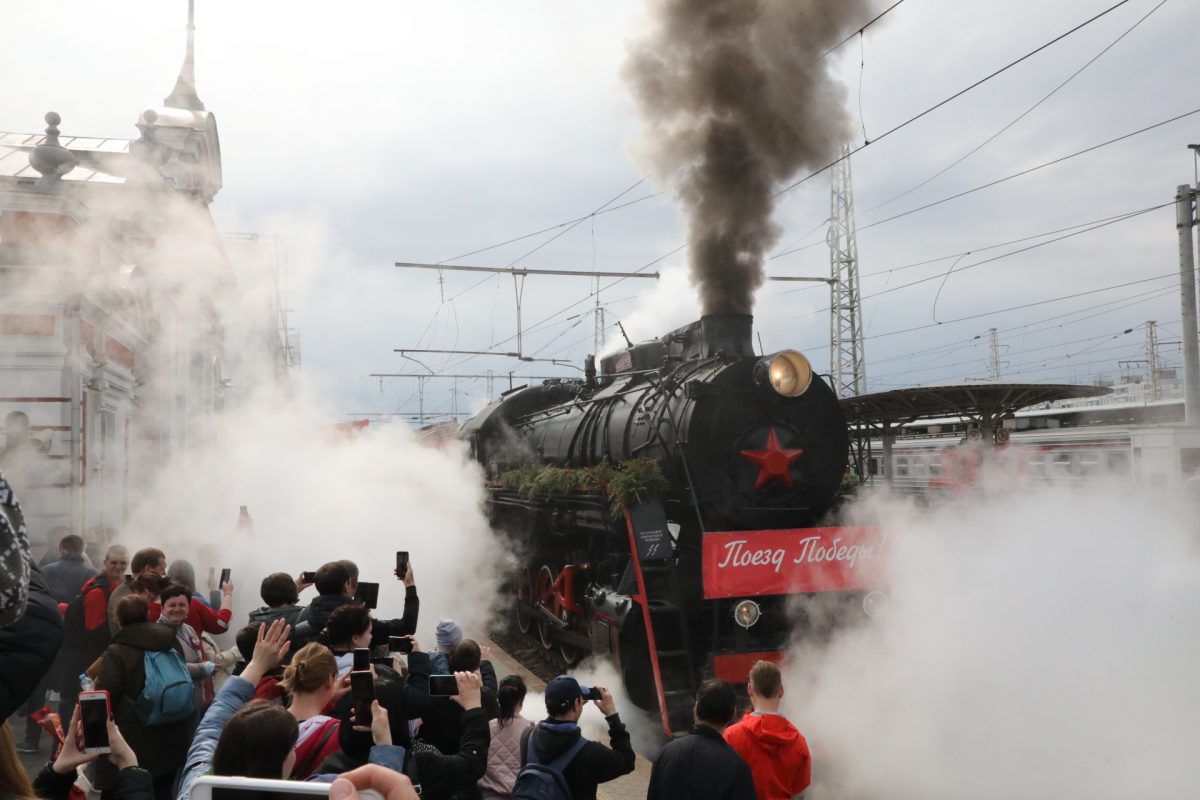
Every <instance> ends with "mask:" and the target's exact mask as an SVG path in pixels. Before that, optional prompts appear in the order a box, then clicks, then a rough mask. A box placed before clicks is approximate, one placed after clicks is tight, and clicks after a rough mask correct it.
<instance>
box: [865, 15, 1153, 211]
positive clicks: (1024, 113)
mask: <svg viewBox="0 0 1200 800" xmlns="http://www.w3.org/2000/svg"><path fill="white" fill-rule="evenodd" d="M1166 3H1167V0H1159V3H1158V5H1156V6H1154V8H1152V9H1150V10H1149V11H1147V12H1146V13H1145V14H1143V15H1142V16H1141V17H1139V18H1138V20H1137V21H1136V22H1134V23H1133V24H1132V25H1130V26H1129V27H1128V28H1126V29H1125V30H1124V31H1122V33H1121V35H1120V36H1118V37H1117V38H1116V39H1113V40H1112V41H1111V42H1109V43H1108V44H1107V45H1105V46H1104V48H1103V49H1102V50H1101V51H1100V52H1099V53H1097V54H1096V55H1094V56H1092V57H1091V58H1090V59H1088V60H1087V61H1086V62H1085V63H1084V64H1083V66H1081V67H1080V68H1079V69H1077V70H1075V71H1074V72H1072V73H1071V74H1070V75H1068V76H1067V78H1066V80H1064V81H1062V82H1061V83H1059V84H1058V85H1057V86H1055V87H1054V88H1053V89H1051V90H1050V91H1049V92H1048V93H1046V94H1044V95H1042V98H1041V99H1040V100H1038V101H1037V102H1036V103H1034V104H1033V105H1031V106H1030V107H1029V108H1027V109H1025V110H1024V111H1022V112H1021V113H1020V114H1018V115H1017V116H1016V117H1014V118H1013V119H1012V121H1010V122H1009V123H1008V124H1007V125H1005V126H1004V127H1003V128H1001V129H1000V130H998V131H996V132H995V133H993V134H992V135H991V136H989V137H988V138H986V139H984V140H983V141H982V142H980V143H979V144H977V145H975V146H974V147H972V148H971V149H970V150H968V151H967V152H965V153H963V154H962V155H961V156H959V157H958V158H957V159H955V160H954V161H952V162H950V163H949V164H947V165H946V166H945V167H942V168H941V169H940V170H938V171H937V172H935V173H933V174H932V175H930V176H929V177H928V178H926V179H925V180H923V181H921V182H920V183H918V184H917V185H916V186H912V187H910V188H908V189H905V190H904V191H903V192H901V193H900V194H898V195H896V196H895V197H892V198H891V199H890V200H884V201H883V202H882V203H879V204H878V205H874V206H871V207H870V208H868V209H867V210H866V213H870V212H872V211H874V210H875V209H877V208H883V207H884V206H886V205H890V204H891V203H894V202H896V201H897V200H899V199H900V198H901V197H905V196H906V195H909V194H912V193H913V192H915V191H916V190H917V189H920V188H921V187H922V186H925V185H926V184H928V183H929V182H930V181H933V180H936V179H937V178H940V177H941V176H943V175H945V174H946V173H947V172H949V171H950V170H952V169H954V168H955V167H957V166H958V165H959V164H961V163H962V162H964V161H966V160H967V159H968V158H970V157H971V156H973V155H975V154H976V153H978V152H979V151H980V150H982V149H983V148H985V147H987V146H988V145H989V144H991V143H992V142H994V141H995V140H996V139H997V138H999V137H1000V136H1001V135H1002V134H1003V133H1004V132H1005V131H1007V130H1008V129H1009V128H1011V127H1012V126H1014V125H1016V124H1017V123H1018V122H1020V121H1021V120H1023V119H1025V117H1027V116H1029V115H1030V114H1031V113H1033V111H1034V110H1035V109H1037V108H1038V107H1039V106H1040V105H1042V103H1045V102H1046V101H1047V100H1049V99H1050V98H1051V97H1053V96H1054V95H1056V94H1058V92H1059V90H1061V89H1062V88H1063V87H1064V86H1066V85H1067V84H1068V83H1070V82H1071V81H1073V80H1075V79H1076V78H1077V77H1079V75H1080V74H1081V73H1083V71H1084V70H1086V69H1087V68H1088V67H1090V66H1091V65H1092V64H1095V63H1096V62H1097V61H1099V60H1100V57H1101V56H1103V55H1104V54H1105V53H1107V52H1108V51H1109V50H1111V49H1113V48H1114V47H1115V46H1116V45H1117V43H1118V42H1120V41H1121V40H1122V39H1124V38H1125V37H1126V36H1128V35H1129V34H1131V33H1133V31H1134V29H1136V28H1137V27H1138V26H1139V25H1141V24H1142V23H1143V22H1145V21H1146V20H1147V19H1149V18H1150V16H1151V15H1152V14H1153V13H1154V12H1155V11H1158V10H1159V9H1160V8H1162V7H1163V6H1164V5H1166Z"/></svg>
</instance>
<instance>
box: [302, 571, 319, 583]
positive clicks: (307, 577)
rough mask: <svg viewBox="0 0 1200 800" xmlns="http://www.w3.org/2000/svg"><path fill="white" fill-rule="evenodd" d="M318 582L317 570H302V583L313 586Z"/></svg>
mask: <svg viewBox="0 0 1200 800" xmlns="http://www.w3.org/2000/svg"><path fill="white" fill-rule="evenodd" d="M316 582H317V573H315V572H301V573H300V583H302V584H304V585H305V586H312V585H313V584H314V583H316Z"/></svg>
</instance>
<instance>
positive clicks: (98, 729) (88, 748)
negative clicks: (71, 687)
mask: <svg viewBox="0 0 1200 800" xmlns="http://www.w3.org/2000/svg"><path fill="white" fill-rule="evenodd" d="M111 715H112V709H111V708H110V707H109V700H108V692H106V691H104V690H100V691H94V692H80V693H79V718H80V719H81V720H82V721H83V752H85V753H111V752H112V748H111V747H109V744H108V718H109V717H110V716H111Z"/></svg>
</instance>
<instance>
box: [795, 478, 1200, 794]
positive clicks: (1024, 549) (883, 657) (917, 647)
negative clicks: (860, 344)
mask: <svg viewBox="0 0 1200 800" xmlns="http://www.w3.org/2000/svg"><path fill="white" fill-rule="evenodd" d="M864 505H865V506H866V507H867V509H868V510H869V513H870V515H871V516H873V517H875V518H876V519H878V520H882V521H883V522H884V524H886V526H887V529H888V532H889V544H888V546H889V548H890V565H889V570H890V574H889V583H890V586H889V590H890V593H891V604H890V606H889V609H888V611H887V614H886V616H885V617H884V618H883V619H882V620H881V621H878V622H876V623H874V624H872V625H870V626H868V627H865V628H862V629H857V630H855V631H852V632H849V633H847V634H846V635H844V636H841V637H840V638H838V639H837V640H836V641H835V642H834V643H833V644H832V645H831V646H830V647H829V648H828V649H827V650H825V651H824V652H820V653H812V652H797V653H794V654H793V658H792V660H791V662H790V665H789V667H788V668H787V671H786V674H785V687H787V689H788V691H789V694H787V695H786V698H785V699H786V701H787V702H786V708H785V710H786V711H787V712H788V713H789V716H790V718H791V719H792V720H793V721H794V722H795V723H796V725H797V726H798V727H799V728H800V730H801V731H802V732H803V733H805V734H806V736H807V737H808V740H809V744H810V746H811V749H812V753H813V764H814V768H813V781H814V782H813V787H812V788H811V789H810V790H809V792H808V793H807V794H806V797H810V798H812V800H820V798H830V797H837V798H876V797H884V796H887V797H920V798H964V797H970V798H1011V797H1022V798H1038V797H1046V798H1050V797H1079V798H1082V797H1088V798H1109V797H1112V798H1117V797H1131V796H1137V795H1150V796H1154V797H1172V798H1173V797H1191V796H1194V795H1195V791H1196V787H1197V786H1200V760H1197V758H1196V754H1197V753H1200V713H1198V711H1200V683H1198V682H1197V680H1196V665H1197V664H1198V663H1200V544H1198V543H1200V536H1198V531H1197V527H1196V521H1195V520H1196V514H1195V508H1194V507H1193V506H1191V505H1188V504H1187V503H1185V501H1183V500H1182V499H1180V498H1178V497H1174V498H1172V497H1167V496H1163V495H1159V494H1157V493H1152V492H1150V491H1148V490H1141V491H1140V492H1135V491H1133V490H1126V491H1124V492H1113V491H1107V492H1100V491H1092V492H1078V491H1067V490H1049V489H1046V490H1036V489H1031V488H1029V487H1026V488H1025V489H1024V490H1023V491H1022V492H1021V493H1019V494H1018V493H1014V494H1008V495H1006V496H1000V497H996V496H993V497H988V498H979V499H972V500H967V499H964V500H961V501H958V502H955V503H953V504H951V505H947V506H943V507H939V508H935V509H917V508H914V507H912V506H911V505H908V504H904V503H900V502H897V501H895V500H882V499H879V498H874V499H872V500H869V501H868V502H867V503H865V504H864Z"/></svg>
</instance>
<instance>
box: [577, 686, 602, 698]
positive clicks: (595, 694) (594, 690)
mask: <svg viewBox="0 0 1200 800" xmlns="http://www.w3.org/2000/svg"><path fill="white" fill-rule="evenodd" d="M579 688H580V689H583V690H584V692H583V699H584V700H596V701H600V700H603V699H604V695H602V694H600V687H599V686H593V687H591V688H590V689H589V688H586V687H583V686H580V687H579Z"/></svg>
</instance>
